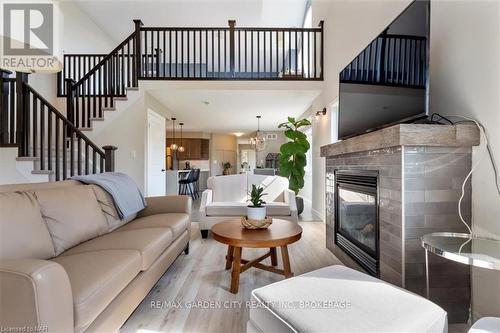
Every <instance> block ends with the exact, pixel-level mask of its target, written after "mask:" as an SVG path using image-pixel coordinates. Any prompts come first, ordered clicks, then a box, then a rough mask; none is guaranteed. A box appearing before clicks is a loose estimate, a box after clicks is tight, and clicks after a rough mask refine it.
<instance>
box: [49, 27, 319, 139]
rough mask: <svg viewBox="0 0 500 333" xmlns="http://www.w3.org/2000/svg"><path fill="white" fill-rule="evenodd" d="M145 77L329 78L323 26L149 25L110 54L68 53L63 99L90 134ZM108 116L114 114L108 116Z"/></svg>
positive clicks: (61, 89) (75, 120)
mask: <svg viewBox="0 0 500 333" xmlns="http://www.w3.org/2000/svg"><path fill="white" fill-rule="evenodd" d="M141 80H191V81H199V80H295V81H320V80H323V21H321V22H320V25H319V27H318V28H262V27H256V28H246V27H245V28H239V27H236V21H234V20H229V21H228V26H227V27H208V28H207V27H205V28H204V27H144V26H143V23H142V21H141V20H134V32H132V33H131V34H130V35H129V36H128V37H127V38H125V40H124V41H123V42H121V43H120V44H119V45H118V46H117V47H116V48H115V49H114V50H112V51H111V52H110V53H109V54H107V55H103V54H65V55H64V70H63V71H62V72H61V73H59V76H58V95H59V96H61V97H62V96H64V97H66V101H67V110H68V120H69V121H71V122H72V123H73V124H75V126H76V127H77V128H79V129H80V130H83V131H88V130H92V129H93V128H94V127H95V126H99V125H98V124H99V122H101V123H102V122H103V121H107V120H105V119H104V118H105V114H106V113H107V112H106V111H112V110H116V104H117V103H119V101H121V100H124V99H126V98H127V97H128V95H129V94H130V92H131V91H137V90H138V88H139V81H141ZM106 118H107V117H106Z"/></svg>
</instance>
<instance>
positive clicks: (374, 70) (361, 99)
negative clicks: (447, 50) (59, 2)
mask: <svg viewBox="0 0 500 333" xmlns="http://www.w3.org/2000/svg"><path fill="white" fill-rule="evenodd" d="M429 16H430V1H419V0H417V1H414V2H413V3H411V4H410V5H409V6H408V7H407V8H406V9H405V10H404V11H403V12H402V13H401V14H400V15H399V16H398V17H397V18H396V19H395V20H394V21H392V23H391V24H389V26H387V28H386V29H384V31H382V32H381V33H380V34H379V35H378V36H377V37H376V38H375V39H374V40H373V41H372V42H371V43H370V44H369V45H368V46H367V47H366V48H365V49H364V50H362V51H361V52H360V53H359V54H358V55H357V56H356V57H355V58H354V59H353V60H352V61H351V62H350V63H349V64H348V65H347V66H346V67H345V68H344V69H343V70H342V71H341V72H340V74H339V81H340V84H339V139H346V138H349V137H352V136H356V135H359V134H363V133H367V132H370V131H373V130H377V129H380V128H383V127H386V126H390V125H394V124H398V123H403V122H411V121H415V120H416V119H419V118H424V117H426V116H427V114H428V104H429V103H428V95H429V94H428V87H429V75H428V68H429Z"/></svg>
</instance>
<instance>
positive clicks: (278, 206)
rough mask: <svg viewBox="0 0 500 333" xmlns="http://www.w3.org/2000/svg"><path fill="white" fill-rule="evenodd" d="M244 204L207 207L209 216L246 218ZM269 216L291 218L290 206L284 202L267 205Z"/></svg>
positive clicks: (211, 205) (208, 205) (215, 204)
mask: <svg viewBox="0 0 500 333" xmlns="http://www.w3.org/2000/svg"><path fill="white" fill-rule="evenodd" d="M247 206H248V204H247V203H244V202H211V203H209V204H207V206H206V213H207V216H244V215H246V213H247ZM266 214H267V215H268V216H290V214H291V211H290V206H289V205H288V204H286V203H284V202H269V203H266Z"/></svg>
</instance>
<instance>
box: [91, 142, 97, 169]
mask: <svg viewBox="0 0 500 333" xmlns="http://www.w3.org/2000/svg"><path fill="white" fill-rule="evenodd" d="M92 173H97V153H96V151H95V149H94V148H92Z"/></svg>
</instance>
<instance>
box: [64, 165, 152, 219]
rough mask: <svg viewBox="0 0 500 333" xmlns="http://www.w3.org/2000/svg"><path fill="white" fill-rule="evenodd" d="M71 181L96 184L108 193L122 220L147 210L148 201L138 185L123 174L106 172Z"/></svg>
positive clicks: (77, 177)
mask: <svg viewBox="0 0 500 333" xmlns="http://www.w3.org/2000/svg"><path fill="white" fill-rule="evenodd" d="M71 179H74V180H78V181H80V182H82V183H85V184H95V185H98V186H100V187H102V188H103V189H104V190H105V191H106V192H108V193H109V194H110V195H111V196H112V197H113V200H114V202H115V206H116V210H117V211H118V215H119V216H120V219H122V220H123V219H127V218H129V217H131V216H133V215H134V214H137V213H138V212H139V211H141V210H143V209H144V208H146V206H147V204H146V199H144V196H143V195H142V193H141V190H139V187H137V184H136V183H135V182H134V180H133V179H132V178H130V177H129V176H128V175H126V174H124V173H121V172H105V173H98V174H95V175H87V176H73V177H71Z"/></svg>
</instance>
